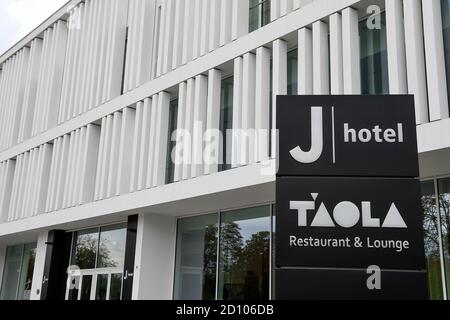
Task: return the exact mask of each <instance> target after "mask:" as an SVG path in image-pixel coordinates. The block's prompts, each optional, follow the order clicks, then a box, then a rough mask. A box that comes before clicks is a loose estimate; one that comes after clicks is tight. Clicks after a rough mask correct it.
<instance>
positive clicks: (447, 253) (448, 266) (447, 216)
mask: <svg viewBox="0 0 450 320" xmlns="http://www.w3.org/2000/svg"><path fill="white" fill-rule="evenodd" d="M438 183H439V209H440V214H441V215H440V217H441V230H442V231H441V233H442V245H443V248H444V267H445V274H446V283H447V295H448V294H449V293H450V291H449V286H450V276H449V272H450V238H449V235H448V227H449V224H450V179H442V180H439V182H438Z"/></svg>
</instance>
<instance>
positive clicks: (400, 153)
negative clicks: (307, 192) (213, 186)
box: [277, 96, 419, 177]
mask: <svg viewBox="0 0 450 320" xmlns="http://www.w3.org/2000/svg"><path fill="white" fill-rule="evenodd" d="M413 106H414V98H413V97H412V96H279V97H278V101H277V121H278V123H277V128H279V130H280V142H279V150H280V151H279V170H278V175H279V176H344V177H349V176H361V177H417V176H418V175H419V166H418V152H417V136H416V120H415V113H414V108H413Z"/></svg>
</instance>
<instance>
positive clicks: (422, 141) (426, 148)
mask: <svg viewBox="0 0 450 320" xmlns="http://www.w3.org/2000/svg"><path fill="white" fill-rule="evenodd" d="M417 139H418V148H419V153H426V152H431V151H437V150H442V149H447V148H450V119H444V120H439V121H434V122H430V123H425V124H422V125H420V126H418V127H417Z"/></svg>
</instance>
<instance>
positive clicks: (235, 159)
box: [231, 57, 243, 168]
mask: <svg viewBox="0 0 450 320" xmlns="http://www.w3.org/2000/svg"><path fill="white" fill-rule="evenodd" d="M242 74H243V59H242V57H238V58H236V59H234V84H233V138H232V139H233V141H232V160H231V164H232V167H233V168H235V167H237V166H239V159H240V156H241V154H240V139H239V135H237V134H236V133H237V132H239V130H241V129H242V79H243V75H242Z"/></svg>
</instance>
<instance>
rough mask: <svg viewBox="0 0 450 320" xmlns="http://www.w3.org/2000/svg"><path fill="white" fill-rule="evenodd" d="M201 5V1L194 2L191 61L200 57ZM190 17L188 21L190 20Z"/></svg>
mask: <svg viewBox="0 0 450 320" xmlns="http://www.w3.org/2000/svg"><path fill="white" fill-rule="evenodd" d="M202 3H203V0H195V10H194V15H193V16H192V17H193V18H194V36H193V41H192V59H196V58H198V57H199V56H200V44H201V36H202V29H201V27H202ZM192 17H190V18H189V19H192Z"/></svg>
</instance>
